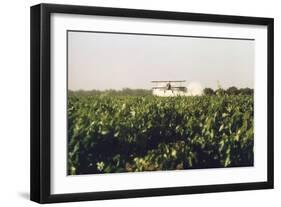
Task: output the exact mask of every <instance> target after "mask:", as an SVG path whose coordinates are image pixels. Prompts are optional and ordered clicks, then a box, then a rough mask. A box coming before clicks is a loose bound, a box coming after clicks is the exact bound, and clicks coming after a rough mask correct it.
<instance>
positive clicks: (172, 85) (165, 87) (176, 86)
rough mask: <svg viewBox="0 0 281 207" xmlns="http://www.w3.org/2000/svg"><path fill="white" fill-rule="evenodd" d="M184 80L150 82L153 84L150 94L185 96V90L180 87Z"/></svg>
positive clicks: (183, 87)
mask: <svg viewBox="0 0 281 207" xmlns="http://www.w3.org/2000/svg"><path fill="white" fill-rule="evenodd" d="M185 82H186V81H185V80H174V81H172V80H167V81H151V83H153V84H155V86H153V87H152V94H153V95H155V96H186V95H188V93H187V88H186V87H185V86H182V84H183V83H185Z"/></svg>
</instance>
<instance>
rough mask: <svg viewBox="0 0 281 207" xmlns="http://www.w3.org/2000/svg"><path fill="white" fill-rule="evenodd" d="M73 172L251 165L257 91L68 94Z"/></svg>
mask: <svg viewBox="0 0 281 207" xmlns="http://www.w3.org/2000/svg"><path fill="white" fill-rule="evenodd" d="M67 113H68V156H67V157H68V174H69V175H78V174H95V173H115V172H140V171H155V170H181V169H200V168H220V167H237V166H240V167H241V166H253V161H254V154H253V146H254V128H253V127H254V124H253V121H254V119H253V117H254V114H253V113H254V109H253V96H252V95H222V96H218V95H213V96H198V97H197V96H196V97H173V98H169V97H154V96H151V95H147V96H125V95H122V96H119V95H116V96H108V95H102V94H101V95H94V96H92V95H78V94H75V93H71V94H70V95H69V96H68V112H67Z"/></svg>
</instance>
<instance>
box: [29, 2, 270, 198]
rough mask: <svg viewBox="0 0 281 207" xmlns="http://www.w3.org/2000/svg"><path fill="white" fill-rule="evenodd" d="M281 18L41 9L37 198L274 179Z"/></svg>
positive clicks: (254, 185)
mask: <svg viewBox="0 0 281 207" xmlns="http://www.w3.org/2000/svg"><path fill="white" fill-rule="evenodd" d="M273 79H274V78H273V19H272V18H261V17H244V16H226V15H214V14H195V13H182V12H170V11H152V10H135V9H124V8H122V9H121V8H104V7H88V6H70V5H54V4H40V5H35V6H33V7H31V200H33V201H36V202H39V203H52V202H68V201H84V200H100V199H116V198H131V197H144V196H163V195H178V194H194V193H209V192H223V191H238V190H254V189H270V188H273V91H274V90H273Z"/></svg>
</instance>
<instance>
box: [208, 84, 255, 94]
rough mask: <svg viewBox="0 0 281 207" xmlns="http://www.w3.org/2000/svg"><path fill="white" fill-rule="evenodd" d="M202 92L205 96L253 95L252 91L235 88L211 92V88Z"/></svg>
mask: <svg viewBox="0 0 281 207" xmlns="http://www.w3.org/2000/svg"><path fill="white" fill-rule="evenodd" d="M203 92H204V94H205V95H207V96H213V95H254V89H251V88H237V87H235V86H232V87H229V88H228V89H222V88H219V89H217V90H213V89H212V88H205V89H204V91H203Z"/></svg>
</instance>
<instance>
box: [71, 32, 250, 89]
mask: <svg viewBox="0 0 281 207" xmlns="http://www.w3.org/2000/svg"><path fill="white" fill-rule="evenodd" d="M254 45H255V41H254V40H236V39H235V40H233V39H214V38H194V37H193V38H192V37H175V36H173V37H171V36H169V37H167V36H151V35H133V34H111V33H93V32H68V89H70V90H80V89H83V90H92V89H97V90H105V89H116V90H120V89H122V88H144V89H150V88H151V87H152V84H151V83H150V81H152V80H186V85H188V83H190V82H199V83H201V85H202V86H203V87H211V88H214V89H216V88H217V81H219V82H220V84H221V86H222V87H223V88H228V87H230V86H236V87H238V88H242V87H249V88H253V87H254V58H255V57H254Z"/></svg>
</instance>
